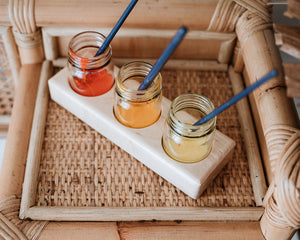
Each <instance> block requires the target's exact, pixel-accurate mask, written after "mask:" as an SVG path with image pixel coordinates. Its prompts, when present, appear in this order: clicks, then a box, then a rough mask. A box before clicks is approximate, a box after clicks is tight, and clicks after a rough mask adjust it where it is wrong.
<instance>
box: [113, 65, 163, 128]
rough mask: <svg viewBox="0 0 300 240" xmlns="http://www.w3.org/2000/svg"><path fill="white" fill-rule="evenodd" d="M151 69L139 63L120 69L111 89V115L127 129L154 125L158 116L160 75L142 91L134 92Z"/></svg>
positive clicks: (160, 89) (160, 87) (160, 86)
mask: <svg viewBox="0 0 300 240" xmlns="http://www.w3.org/2000/svg"><path fill="white" fill-rule="evenodd" d="M151 68H152V65H150V64H149V63H146V62H142V61H135V62H130V63H128V64H125V65H123V66H122V67H121V68H120V70H119V73H118V76H117V79H116V88H115V100H114V114H115V117H116V119H117V120H118V121H119V122H120V123H122V124H123V125H125V126H127V127H130V128H144V127H148V126H150V125H152V124H153V123H155V122H156V121H157V120H158V119H159V117H160V114H161V99H162V85H161V82H162V78H161V75H160V73H159V74H158V75H157V76H156V77H155V79H154V80H153V82H152V83H151V85H150V86H149V87H148V88H147V89H146V90H138V88H139V86H140V84H141V83H142V81H143V80H144V78H145V77H146V76H147V75H148V73H149V72H150V70H151Z"/></svg>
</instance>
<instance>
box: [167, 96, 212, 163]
mask: <svg viewBox="0 0 300 240" xmlns="http://www.w3.org/2000/svg"><path fill="white" fill-rule="evenodd" d="M213 110H214V105H213V104H212V102H211V101H210V100H209V99H208V98H206V97H204V96H201V95H199V94H192V93H188V94H183V95H180V96H178V97H177V98H175V100H174V101H173V102H172V103H171V106H170V109H169V113H168V117H167V118H166V121H165V125H164V130H163V137H162V145H163V148H164V150H165V152H166V153H167V154H168V155H169V156H170V157H171V158H173V159H174V160H177V161H179V162H183V163H194V162H199V161H201V160H203V159H204V158H206V157H207V156H208V154H209V153H210V152H211V149H212V144H213V139H214V133H215V129H216V117H214V118H212V119H211V120H209V121H208V122H206V123H204V124H202V125H199V126H193V124H194V123H195V122H197V121H198V120H199V119H201V118H203V117H204V116H206V115H207V114H208V113H210V112H211V111H213Z"/></svg>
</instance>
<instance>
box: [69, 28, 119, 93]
mask: <svg viewBox="0 0 300 240" xmlns="http://www.w3.org/2000/svg"><path fill="white" fill-rule="evenodd" d="M104 40H105V36H104V35H102V34H100V33H98V32H94V31H86V32H81V33H79V34H77V35H75V36H74V37H73V38H72V39H71V41H70V43H69V47H68V64H67V66H68V69H69V77H68V81H69V84H70V86H71V88H72V89H73V90H74V91H75V92H76V93H78V94H80V95H83V96H88V97H94V96H99V95H102V94H104V93H106V92H108V91H109V90H110V89H111V88H112V87H113V85H114V81H115V79H114V74H113V63H112V60H111V57H112V49H111V46H110V45H109V46H108V47H107V48H106V49H105V51H104V52H103V53H102V54H100V55H99V56H97V57H95V54H96V52H97V50H98V49H99V47H100V46H101V45H102V44H103V42H104Z"/></svg>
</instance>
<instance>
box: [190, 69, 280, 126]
mask: <svg viewBox="0 0 300 240" xmlns="http://www.w3.org/2000/svg"><path fill="white" fill-rule="evenodd" d="M277 74H278V72H277V70H276V69H273V70H272V71H271V72H269V73H268V74H266V75H265V76H263V77H262V78H261V79H260V80H258V81H257V82H255V83H253V84H252V85H250V86H249V87H247V88H246V89H244V90H243V91H241V92H240V93H238V94H237V95H235V96H234V97H233V98H231V99H229V100H228V101H227V102H225V103H224V104H223V105H221V106H220V107H218V108H216V109H215V110H214V111H212V112H211V113H209V114H207V115H206V116H205V117H204V118H202V119H200V120H199V121H198V122H196V123H194V124H193V126H198V125H201V124H203V123H206V122H207V121H209V120H210V119H212V118H213V117H215V116H217V115H218V114H219V113H221V112H223V111H224V110H225V109H227V108H229V107H230V106H231V105H233V104H235V103H236V102H237V101H239V100H241V99H242V98H243V97H245V96H247V95H248V94H249V93H250V92H252V91H253V90H254V89H255V88H257V87H259V86H260V85H261V84H263V83H265V82H266V81H268V80H270V79H271V78H273V77H275V76H277Z"/></svg>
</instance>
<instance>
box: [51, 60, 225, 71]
mask: <svg viewBox="0 0 300 240" xmlns="http://www.w3.org/2000/svg"><path fill="white" fill-rule="evenodd" d="M137 60H138V61H144V62H148V63H150V64H154V63H155V61H156V60H157V59H149V58H141V59H140V58H139V59H135V58H114V59H113V61H114V63H115V64H116V65H117V66H119V67H120V66H122V65H124V64H126V63H129V62H132V61H137ZM66 64H67V59H66V58H57V59H55V60H53V66H54V67H59V68H63V67H65V66H66ZM164 68H166V69H189V70H203V71H209V70H214V71H227V69H228V65H227V64H225V63H218V62H217V61H213V60H211V61H210V60H188V61H186V60H179V59H178V60H177V59H170V60H169V61H168V62H167V63H166V65H165V66H164Z"/></svg>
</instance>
